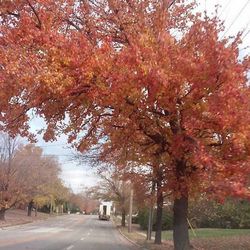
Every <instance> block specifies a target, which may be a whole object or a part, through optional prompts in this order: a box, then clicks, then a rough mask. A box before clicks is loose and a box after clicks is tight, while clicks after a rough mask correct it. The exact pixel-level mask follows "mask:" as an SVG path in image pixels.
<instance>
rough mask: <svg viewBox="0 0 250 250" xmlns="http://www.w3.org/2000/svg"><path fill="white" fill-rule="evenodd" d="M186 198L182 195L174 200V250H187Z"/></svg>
mask: <svg viewBox="0 0 250 250" xmlns="http://www.w3.org/2000/svg"><path fill="white" fill-rule="evenodd" d="M187 215H188V197H187V196H184V195H182V196H181V198H179V199H175V200H174V235H173V237H174V249H175V250H189V249H190V242H189V235H188V221H187Z"/></svg>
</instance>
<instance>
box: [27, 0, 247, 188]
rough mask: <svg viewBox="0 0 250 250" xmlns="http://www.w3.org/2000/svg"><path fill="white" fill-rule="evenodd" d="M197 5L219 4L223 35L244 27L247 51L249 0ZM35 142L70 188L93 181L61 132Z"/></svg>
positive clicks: (38, 123) (207, 0)
mask: <svg viewBox="0 0 250 250" xmlns="http://www.w3.org/2000/svg"><path fill="white" fill-rule="evenodd" d="M198 2H199V3H200V5H199V7H198V9H199V10H200V11H204V10H206V11H207V13H208V14H211V13H212V12H214V6H215V5H217V4H219V5H220V6H221V7H220V9H219V12H218V13H219V16H220V18H221V19H222V20H225V27H226V30H225V32H226V33H225V34H223V35H226V36H229V35H235V34H236V33H237V32H238V31H240V30H244V29H245V32H244V33H243V37H244V39H243V44H242V46H241V49H242V51H241V53H242V54H247V53H250V49H249V48H248V49H244V47H247V46H250V15H249V13H250V0H237V1H236V0H199V1H198ZM42 127H43V121H42V120H41V119H38V118H34V119H33V120H32V122H31V131H33V132H36V131H37V130H39V129H41V128H42ZM36 145H37V146H40V147H42V148H43V151H44V154H46V155H54V156H57V157H58V159H59V162H60V164H61V168H62V173H61V178H62V180H63V181H64V183H65V184H66V185H67V186H68V187H71V188H72V190H73V192H75V193H78V192H81V191H82V190H83V188H84V187H90V186H93V185H95V184H96V183H97V181H98V178H97V176H95V174H94V172H93V170H91V167H90V166H87V165H79V164H78V163H77V162H76V161H74V160H72V156H73V155H74V153H75V152H74V150H73V149H70V148H69V146H68V145H67V139H66V137H65V136H61V137H60V138H58V140H57V141H55V142H53V143H46V142H44V141H43V140H42V139H41V137H38V143H37V144H36Z"/></svg>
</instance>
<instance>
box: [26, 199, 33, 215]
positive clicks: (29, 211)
mask: <svg viewBox="0 0 250 250" xmlns="http://www.w3.org/2000/svg"><path fill="white" fill-rule="evenodd" d="M33 204H34V202H33V200H31V201H30V202H29V204H28V214H27V215H28V216H31V212H32V208H33Z"/></svg>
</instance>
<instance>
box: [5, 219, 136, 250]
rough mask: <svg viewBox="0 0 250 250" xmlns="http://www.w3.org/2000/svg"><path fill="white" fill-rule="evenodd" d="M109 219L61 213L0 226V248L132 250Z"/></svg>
mask: <svg viewBox="0 0 250 250" xmlns="http://www.w3.org/2000/svg"><path fill="white" fill-rule="evenodd" d="M134 249H136V248H135V247H134V246H133V245H132V244H131V243H130V242H128V241H127V240H126V239H124V238H123V237H122V236H121V235H120V233H119V232H118V231H117V229H116V228H115V227H114V225H113V224H112V222H110V221H99V220H98V218H97V216H96V215H65V216H58V217H53V218H50V219H48V220H45V221H39V222H35V223H31V224H26V225H21V226H14V227H9V228H4V229H0V250H134Z"/></svg>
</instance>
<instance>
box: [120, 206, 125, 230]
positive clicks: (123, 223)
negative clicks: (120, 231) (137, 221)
mask: <svg viewBox="0 0 250 250" xmlns="http://www.w3.org/2000/svg"><path fill="white" fill-rule="evenodd" d="M121 224H122V227H125V226H126V211H125V209H122V222H121Z"/></svg>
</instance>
